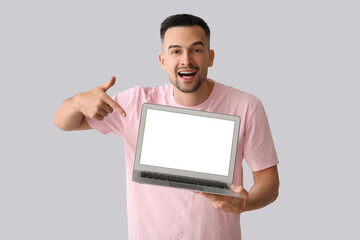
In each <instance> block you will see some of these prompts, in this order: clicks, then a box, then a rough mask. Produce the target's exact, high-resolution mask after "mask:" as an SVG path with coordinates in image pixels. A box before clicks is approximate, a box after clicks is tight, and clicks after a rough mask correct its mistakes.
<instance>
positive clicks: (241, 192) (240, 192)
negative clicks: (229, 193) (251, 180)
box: [231, 184, 249, 197]
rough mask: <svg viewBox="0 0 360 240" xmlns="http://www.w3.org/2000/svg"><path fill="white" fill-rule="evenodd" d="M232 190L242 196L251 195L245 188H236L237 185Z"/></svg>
mask: <svg viewBox="0 0 360 240" xmlns="http://www.w3.org/2000/svg"><path fill="white" fill-rule="evenodd" d="M231 189H232V190H233V191H234V192H236V193H239V194H241V195H242V196H244V197H246V196H247V195H248V194H249V193H248V192H247V191H246V190H245V188H244V187H243V186H236V185H234V184H233V185H232V186H231Z"/></svg>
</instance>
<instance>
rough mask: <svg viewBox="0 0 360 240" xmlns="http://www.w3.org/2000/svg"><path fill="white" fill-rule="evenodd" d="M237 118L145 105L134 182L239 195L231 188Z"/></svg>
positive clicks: (237, 135)
mask: <svg viewBox="0 0 360 240" xmlns="http://www.w3.org/2000/svg"><path fill="white" fill-rule="evenodd" d="M239 129H240V117H238V116H233V115H227V114H220V113H213V112H206V111H199V110H193V109H187V108H178V107H171V106H164V105H158V104H150V103H144V104H143V105H142V109H141V117H140V123H139V130H138V138H137V144H136V152H135V160H134V168H133V178H132V180H133V181H134V182H138V183H144V184H153V185H159V186H165V187H174V188H181V189H188V190H193V191H199V192H206V193H213V194H219V195H226V196H233V197H241V195H240V194H238V193H235V192H233V191H232V190H231V185H232V183H233V178H234V169H235V159H236V150H237V144H238V137H239Z"/></svg>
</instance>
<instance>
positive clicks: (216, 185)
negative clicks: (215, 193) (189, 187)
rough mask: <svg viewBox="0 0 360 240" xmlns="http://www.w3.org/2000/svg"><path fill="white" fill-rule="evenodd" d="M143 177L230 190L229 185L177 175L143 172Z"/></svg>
mask: <svg viewBox="0 0 360 240" xmlns="http://www.w3.org/2000/svg"><path fill="white" fill-rule="evenodd" d="M141 177H143V178H150V179H160V180H164V181H171V182H179V183H187V184H194V185H200V186H206V187H214V188H221V189H229V190H230V188H229V187H228V185H227V184H225V183H223V182H219V181H212V180H204V179H199V178H192V177H183V176H176V175H170V174H164V173H155V172H141Z"/></svg>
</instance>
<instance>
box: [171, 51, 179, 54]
mask: <svg viewBox="0 0 360 240" xmlns="http://www.w3.org/2000/svg"><path fill="white" fill-rule="evenodd" d="M179 53H180V51H179V50H173V51H171V54H179Z"/></svg>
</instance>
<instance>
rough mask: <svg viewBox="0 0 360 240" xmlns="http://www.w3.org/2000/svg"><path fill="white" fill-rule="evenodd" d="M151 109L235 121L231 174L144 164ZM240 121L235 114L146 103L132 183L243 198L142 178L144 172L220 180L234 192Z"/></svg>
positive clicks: (141, 119) (219, 191)
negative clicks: (148, 112)
mask: <svg viewBox="0 0 360 240" xmlns="http://www.w3.org/2000/svg"><path fill="white" fill-rule="evenodd" d="M148 109H154V110H160V111H167V112H173V113H181V114H189V115H194V116H201V117H210V118H216V119H224V120H230V121H233V122H234V130H233V140H232V147H231V154H230V165H229V172H228V175H227V176H222V175H216V174H209V173H201V172H193V171H186V170H180V169H172V168H164V167H158V166H150V165H143V164H140V160H141V151H142V144H143V137H144V130H145V124H146V114H147V110H148ZM240 121H241V120H240V117H238V116H234V115H227V114H220V113H214V112H206V111H199V110H193V109H187V108H178V107H172V106H164V105H158V104H150V103H144V104H143V105H142V109H141V117H140V122H139V130H138V138H137V145H136V152H135V159H134V168H133V176H132V180H133V181H134V182H138V183H145V184H152V185H159V186H165V187H175V188H181V189H188V190H193V191H199V192H206V193H213V194H218V195H226V196H232V197H241V195H240V194H238V193H235V192H233V191H232V190H228V189H222V188H215V187H207V186H200V185H194V184H187V183H179V182H171V181H166V180H159V179H150V178H143V177H141V172H142V171H146V172H155V173H164V174H171V175H176V176H184V177H191V178H199V179H204V180H212V181H219V182H223V183H225V184H226V185H227V186H228V187H229V188H230V189H231V185H232V183H233V178H234V171H235V162H236V151H237V144H238V138H239V130H240Z"/></svg>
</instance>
